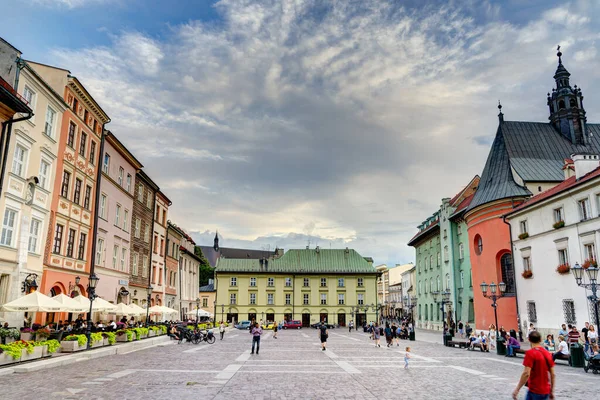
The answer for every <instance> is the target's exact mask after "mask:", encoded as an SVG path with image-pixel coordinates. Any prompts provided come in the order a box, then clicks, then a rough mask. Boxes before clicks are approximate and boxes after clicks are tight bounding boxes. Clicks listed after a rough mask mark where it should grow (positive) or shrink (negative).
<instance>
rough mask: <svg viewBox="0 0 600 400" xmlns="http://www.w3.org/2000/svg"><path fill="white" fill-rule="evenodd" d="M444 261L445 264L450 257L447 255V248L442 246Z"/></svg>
mask: <svg viewBox="0 0 600 400" xmlns="http://www.w3.org/2000/svg"><path fill="white" fill-rule="evenodd" d="M444 261H445V262H448V261H450V255H449V253H448V246H444Z"/></svg>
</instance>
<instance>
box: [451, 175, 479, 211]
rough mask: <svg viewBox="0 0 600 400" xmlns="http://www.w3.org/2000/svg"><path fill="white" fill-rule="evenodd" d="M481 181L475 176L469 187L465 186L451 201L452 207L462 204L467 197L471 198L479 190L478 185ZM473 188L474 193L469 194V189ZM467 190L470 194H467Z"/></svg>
mask: <svg viewBox="0 0 600 400" xmlns="http://www.w3.org/2000/svg"><path fill="white" fill-rule="evenodd" d="M479 179H480V178H479V175H475V176H474V177H473V179H471V182H469V183H468V184H467V186H465V187H464V188H463V189H462V190H461V191H460V192H458V193H456V195H454V197H453V198H452V199H450V205H451V206H455V205H456V204H457V203H458V204H460V203H462V201H463V200H464V199H465V198H466V197H469V196H471V195H472V194H473V193H474V192H475V190H477V185H479ZM472 186H474V188H473V193H469V192H470V190H469V189H470V188H471V187H472ZM467 190H469V192H467ZM463 196H464V197H463Z"/></svg>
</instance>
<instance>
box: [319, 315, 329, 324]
mask: <svg viewBox="0 0 600 400" xmlns="http://www.w3.org/2000/svg"><path fill="white" fill-rule="evenodd" d="M323 321H325V322H329V321H327V313H321V314H319V322H323Z"/></svg>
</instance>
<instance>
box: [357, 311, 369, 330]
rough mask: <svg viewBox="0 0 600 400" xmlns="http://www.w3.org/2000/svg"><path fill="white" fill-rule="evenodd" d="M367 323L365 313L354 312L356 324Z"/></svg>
mask: <svg viewBox="0 0 600 400" xmlns="http://www.w3.org/2000/svg"><path fill="white" fill-rule="evenodd" d="M366 323H367V314H356V326H357V327H359V326H364V325H365V324H366Z"/></svg>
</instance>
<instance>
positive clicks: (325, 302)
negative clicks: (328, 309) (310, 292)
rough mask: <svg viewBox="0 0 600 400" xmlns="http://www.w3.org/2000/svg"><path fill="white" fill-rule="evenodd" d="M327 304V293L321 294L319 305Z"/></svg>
mask: <svg viewBox="0 0 600 400" xmlns="http://www.w3.org/2000/svg"><path fill="white" fill-rule="evenodd" d="M326 304H327V293H321V305H326Z"/></svg>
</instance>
